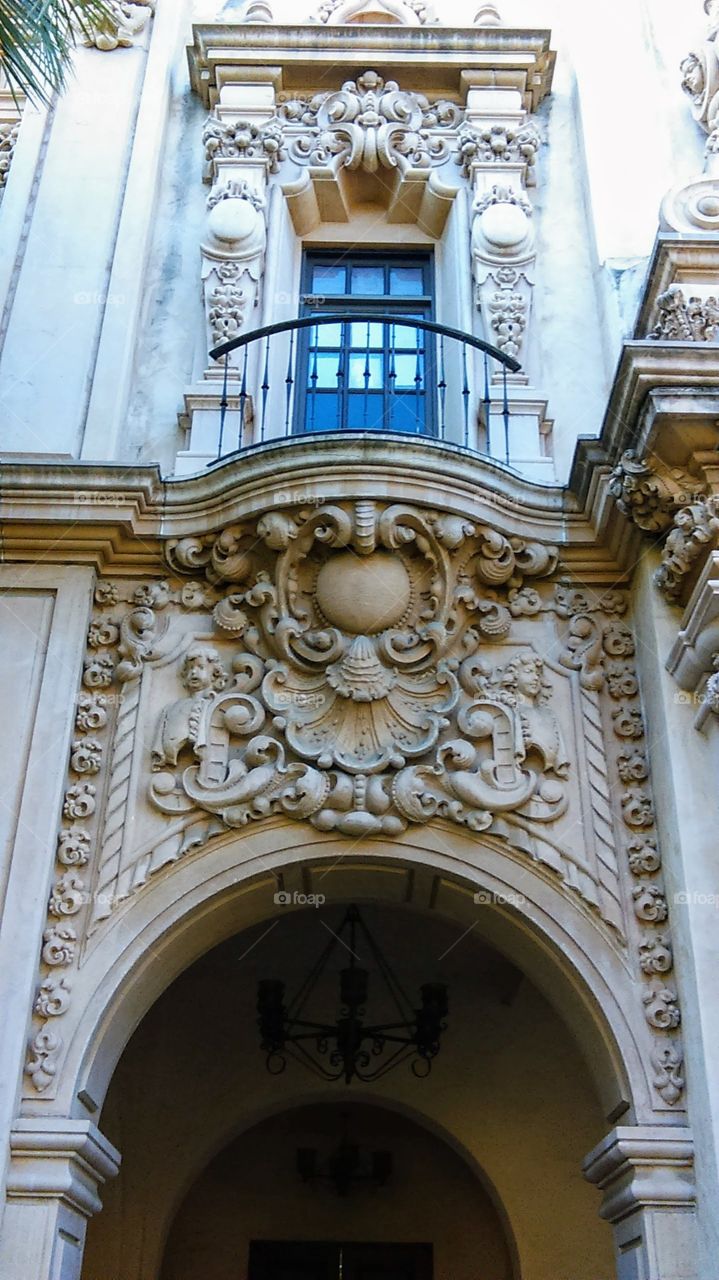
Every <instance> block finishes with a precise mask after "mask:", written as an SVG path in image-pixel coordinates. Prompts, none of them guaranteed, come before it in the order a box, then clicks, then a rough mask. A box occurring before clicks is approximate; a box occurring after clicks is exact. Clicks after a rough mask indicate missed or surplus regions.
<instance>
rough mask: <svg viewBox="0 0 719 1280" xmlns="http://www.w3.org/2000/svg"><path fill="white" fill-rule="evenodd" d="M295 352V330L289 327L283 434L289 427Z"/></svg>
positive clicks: (287, 433) (287, 432) (286, 433)
mask: <svg viewBox="0 0 719 1280" xmlns="http://www.w3.org/2000/svg"><path fill="white" fill-rule="evenodd" d="M294 353H295V331H294V329H290V350H289V353H288V357H287V374H286V377H285V387H286V392H285V435H289V429H290V404H291V402H292V387H293V386H294V381H295V380H294V375H293V372H292V369H293V357H294Z"/></svg>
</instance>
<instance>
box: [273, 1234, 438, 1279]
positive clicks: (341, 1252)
mask: <svg viewBox="0 0 719 1280" xmlns="http://www.w3.org/2000/svg"><path fill="white" fill-rule="evenodd" d="M432 1277H433V1272H432V1246H431V1245H429V1244H353V1243H349V1244H334V1243H328V1244H296V1243H291V1242H290V1243H284V1242H272V1241H270V1242H268V1241H254V1242H253V1243H252V1244H251V1245H250V1271H249V1280H432Z"/></svg>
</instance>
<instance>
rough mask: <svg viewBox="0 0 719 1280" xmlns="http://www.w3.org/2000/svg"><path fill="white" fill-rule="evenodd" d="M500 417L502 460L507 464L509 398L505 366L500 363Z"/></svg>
mask: <svg viewBox="0 0 719 1280" xmlns="http://www.w3.org/2000/svg"><path fill="white" fill-rule="evenodd" d="M502 417H503V419H504V461H505V462H506V464H507V466H509V400H508V398H507V366H506V364H503V365H502Z"/></svg>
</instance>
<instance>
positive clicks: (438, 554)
mask: <svg viewBox="0 0 719 1280" xmlns="http://www.w3.org/2000/svg"><path fill="white" fill-rule="evenodd" d="M167 560H168V565H169V568H170V576H168V578H166V579H162V580H156V581H152V582H149V583H143V584H141V585H139V586H138V585H136V584H135V583H134V582H133V581H132V580H124V581H122V582H109V581H105V582H99V583H98V585H97V589H96V604H97V611H96V614H95V616H94V618H93V621H92V624H91V626H90V630H89V635H88V654H87V658H86V661H85V668H84V676H83V688H82V692H81V694H80V697H79V700H78V708H77V733H76V736H75V737H74V739H73V743H72V750H71V759H70V779H69V783H68V788H67V792H66V796H65V806H64V818H63V824H62V830H61V832H60V839H59V846H58V860H59V867H58V876H57V879H56V882H55V884H54V886H53V890H52V894H51V897H50V903H49V920H48V927H47V931H46V934H45V937H44V939H43V951H42V971H41V974H40V979H39V986H38V993H37V1002H36V1006H35V1011H36V1015H37V1018H38V1025H37V1027H36V1029H35V1031H34V1033H33V1039H32V1044H31V1052H30V1057H29V1060H28V1065H27V1071H28V1075H29V1078H30V1080H31V1081H32V1086H33V1088H34V1089H35V1091H37V1092H41V1093H45V1094H46V1096H52V1091H53V1089H52V1086H53V1081H54V1078H55V1073H56V1071H57V1064H58V1061H59V1057H60V1054H61V1051H62V1045H61V1042H60V1036H59V1034H58V1030H57V1027H58V1025H61V1024H60V1023H59V1021H58V1020H59V1019H60V1018H61V1016H62V1015H63V1014H64V1013H65V1012H66V1010H67V1008H68V1004H69V1000H70V998H71V988H72V979H71V971H72V968H73V966H74V965H76V964H78V963H84V962H85V956H87V957H88V958H89V956H90V955H91V954H93V948H94V947H95V945H96V943H97V941H98V939H100V938H101V937H102V936H103V932H104V930H106V929H107V928H110V927H112V925H113V921H114V920H115V919H116V918H117V912H118V909H119V908H120V907H121V905H122V904H123V903H124V902H126V900H128V899H129V898H131V897H132V896H133V895H134V894H136V893H138V892H140V891H141V890H142V888H143V886H144V885H146V884H147V883H148V881H149V880H150V879H151V878H152V877H154V876H155V875H157V874H161V873H164V874H170V873H171V868H172V866H173V865H174V864H176V863H177V862H178V860H180V859H183V858H186V857H188V856H191V855H193V854H197V855H199V856H201V851H202V849H203V847H204V846H206V845H207V844H208V842H210V841H212V840H213V839H214V838H215V837H221V836H222V835H223V834H227V833H228V832H229V831H232V830H233V829H239V830H244V829H245V828H247V827H248V826H250V825H253V824H257V823H272V824H275V825H280V826H281V825H286V824H288V823H294V822H298V821H299V822H302V823H305V824H307V827H308V829H309V830H312V829H314V831H315V832H316V833H317V836H316V837H315V839H317V837H319V838H320V839H321V836H322V834H327V835H330V834H331V835H333V836H334V837H335V838H337V839H340V840H343V839H345V840H346V841H347V854H348V855H349V856H351V855H352V853H353V852H354V851H355V850H357V851H365V850H366V842H367V841H370V842H375V843H374V844H373V845H372V847H373V848H374V849H376V850H377V851H382V852H386V853H389V854H390V855H391V852H392V847H393V842H394V841H395V840H398V841H399V843H400V845H401V840H402V837H403V836H404V833H406V832H408V831H410V830H411V828H412V827H421V826H426V825H427V824H429V823H438V824H440V826H442V827H444V829H445V831H447V832H448V833H451V831H452V829H454V830H455V831H460V832H463V833H464V835H465V837H469V838H470V840H471V839H473V838H476V837H478V836H481V839H482V840H483V841H484V840H486V841H490V842H491V843H492V844H493V845H494V846H495V847H499V848H501V849H503V850H505V851H506V854H507V856H508V857H510V858H512V859H515V860H519V861H520V862H523V861H525V860H526V862H527V863H528V864H530V865H531V866H532V867H533V868H534V869H535V871H536V872H537V873H538V874H540V875H542V876H544V877H548V878H549V880H550V882H551V883H553V884H554V885H555V887H556V890H557V892H561V893H567V894H569V895H570V896H571V898H572V900H573V901H574V903H575V904H576V905H577V906H578V907H579V909H580V910H582V911H583V912H585V913H586V914H587V916H588V918H589V919H591V920H593V922H594V924H595V927H596V928H597V929H598V931H599V935H601V938H602V943H601V945H609V946H611V947H612V948H614V949H615V950H617V951H618V952H619V953H620V954H621V956H622V957H623V961H624V963H625V965H627V966H628V971H629V970H630V969H631V968H632V965H631V961H630V956H631V954H632V952H635V954H636V955H637V957H638V959H637V961H636V963H635V964H634V966H633V967H634V972H635V974H636V981H637V982H638V983H639V984H641V985H640V998H641V1000H642V1009H643V1011H644V1013H645V1016H646V1020H647V1024H648V1030H649V1032H650V1034H651V1035H653V1036H656V1049H655V1053H654V1057H653V1058H652V1070H653V1071H654V1073H655V1075H654V1079H655V1085H656V1088H657V1090H658V1093H659V1095H660V1097H661V1099H662V1100H663V1103H664V1105H669V1106H671V1105H674V1104H675V1103H676V1102H677V1101H678V1100H679V1098H680V1096H681V1092H682V1084H683V1081H682V1075H681V1050H680V1047H679V1042H678V1040H677V1038H676V1025H677V1021H678V1016H679V1015H678V1009H677V1006H676V997H675V995H674V992H673V989H672V987H671V985H670V984H669V983H668V982H667V981H666V975H667V974H668V973H669V972H670V970H671V965H672V956H671V945H670V942H669V938H668V930H667V923H666V913H667V911H666V902H665V900H664V897H663V894H662V891H661V888H660V887H659V884H658V877H657V874H656V873H657V871H658V869H659V855H658V853H657V850H656V839H655V835H654V833H653V827H652V825H651V824H652V822H653V814H652V808H651V798H650V794H649V791H648V783H647V763H646V758H645V754H644V752H643V751H642V749H641V746H642V741H643V732H644V730H643V724H642V719H641V709H640V704H639V697H638V685H637V679H636V673H635V671H634V669H633V666H632V664H631V662H630V661H629V659H630V657H631V655H632V653H633V642H632V639H631V632H630V630H629V628H628V627H627V626H626V624H625V623H624V622H623V620H622V616H623V614H624V613H625V610H626V600H625V597H624V595H623V594H622V593H621V592H617V591H606V592H604V593H603V594H601V593H598V594H596V593H588V592H587V591H584V590H583V589H581V588H579V587H578V586H576V585H575V584H573V583H571V582H569V581H567V580H565V579H564V578H561V577H560V578H559V579H558V578H557V572H558V556H557V551H556V548H554V547H552V546H547V545H543V544H541V543H539V542H533V541H531V540H527V539H526V538H522V537H519V536H507V535H505V534H504V533H501V532H499V531H498V530H497V529H495V528H492V527H491V526H489V525H485V524H476V523H474V522H472V521H470V520H467V519H464V518H462V517H461V516H458V515H456V514H450V513H447V512H443V511H441V510H437V509H432V508H429V507H427V508H423V507H419V506H415V505H410V504H403V503H393V504H387V503H383V502H375V501H369V500H367V501H365V500H359V501H355V502H350V501H346V500H342V501H337V502H335V503H326V504H325V505H322V506H320V507H316V508H311V509H310V508H303V507H301V506H299V505H298V506H294V507H289V508H276V509H273V510H269V511H266V512H264V514H260V515H259V516H255V517H253V518H251V519H250V518H248V519H246V520H243V521H238V522H237V523H235V524H231V525H229V526H227V527H225V528H224V529H221V530H220V531H219V532H217V533H207V534H203V535H200V536H188V537H184V538H181V539H179V540H174V541H171V542H169V543H168V544H167ZM614 768H615V769H616V770H617V773H618V776H619V778H620V782H621V789H620V791H621V794H620V795H619V796H617V795H616V794H615V792H616V789H613V788H612V785H611V772H612V769H614ZM578 831H581V833H582V838H581V840H578V839H577V832H578ZM618 831H620V832H624V833H626V832H627V831H628V833H629V839H628V841H626V839H625V840H624V841H623V843H627V844H628V849H627V853H628V858H627V864H626V865H624V866H619V865H618V862H617V857H616V848H617V832H618Z"/></svg>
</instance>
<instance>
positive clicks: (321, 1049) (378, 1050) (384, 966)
mask: <svg viewBox="0 0 719 1280" xmlns="http://www.w3.org/2000/svg"><path fill="white" fill-rule="evenodd" d="M362 943H364V944H365V945H366V947H367V949H368V952H369V954H370V955H371V957H372V960H373V961H374V963H375V965H376V967H377V969H378V971H379V976H380V981H381V983H382V985H383V987H384V989H385V991H386V992H387V994H388V997H389V1000H390V1003H391V1004H392V1006H393V1007H394V1008H395V1009H396V1011H397V1018H396V1020H395V1019H393V1020H391V1021H389V1022H372V1021H371V1019H369V1018H368V1015H367V1005H368V999H369V972H368V970H367V969H365V968H363V967H362V966H361V964H360V963H359V959H360V957H359V956H358V953H357V947H358V945H362ZM340 948H341V950H342V952H343V953H345V954H348V955H349V962H348V964H347V965H346V966H345V967H344V968H342V969H341V970H340V973H339V1005H340V1012H339V1016H338V1018H337V1019H336V1021H335V1022H328V1021H325V1020H322V1019H317V1020H315V1019H312V1018H311V1017H310V1016H309V1013H308V1006H309V1005H310V1003H311V1001H312V997H313V995H314V993H315V992H316V990H317V986H318V984H319V982H320V981H321V979H322V976H323V974H324V973H325V972H326V971H327V969H328V966H329V965H330V962H331V960H332V958H333V956H334V955H335V954H336V953H339V952H340ZM448 1010H449V1006H448V999H447V987H446V986H445V984H444V983H441V982H425V983H424V984H423V985H422V986H421V987H420V1007H419V1008H414V1007H413V1006H412V1003H411V1002H410V1000H409V999H408V998H407V996H406V995H405V993H404V990H403V989H402V986H401V985H400V983H399V981H398V979H397V978H396V977H395V974H394V973H393V971H392V969H391V967H390V965H389V963H388V961H387V960H386V959H385V957H384V956H383V954H382V952H381V951H380V949H379V947H378V946H377V943H376V942H375V941H374V939H373V937H372V935H371V933H370V932H369V929H368V928H367V926H366V924H365V922H364V920H363V919H362V917H361V915H360V913H359V911H358V909H357V907H356V906H351V907H349V908H348V909H347V912H346V913H345V916H344V918H343V919H342V921H341V923H340V925H339V928H338V929H337V930H336V932H335V933H333V935H332V939H331V941H330V942H329V943H328V944H327V946H326V947H325V948H324V950H323V952H322V954H321V955H320V957H319V959H318V960H317V962H316V963H315V965H314V966H313V968H312V969H311V970H310V972H309V973H308V975H307V977H306V978H305V980H304V982H302V983H301V985H300V987H299V990H298V991H297V994H296V995H295V996H294V997H293V999H292V1000H291V1001H290V1002H289V1003H286V1001H285V983H284V982H282V981H280V980H279V979H275V978H263V979H261V980H260V982H259V983H258V986H257V1014H258V1018H257V1021H258V1026H259V1029H260V1037H261V1049H262V1052H263V1053H264V1054H265V1055H266V1060H265V1065H266V1067H267V1070H268V1071H269V1072H270V1074H271V1075H279V1074H281V1072H283V1071H284V1069H285V1067H286V1065H287V1059H288V1058H293V1059H295V1061H297V1062H300V1063H302V1064H303V1065H304V1066H306V1067H308V1068H309V1069H310V1070H311V1071H312V1072H314V1074H315V1075H318V1076H320V1077H321V1079H323V1080H341V1079H344V1081H345V1084H351V1082H352V1080H353V1079H357V1080H361V1081H370V1080H379V1079H380V1078H381V1077H382V1076H384V1075H386V1074H387V1072H388V1071H391V1070H393V1068H394V1067H397V1066H399V1065H400V1063H402V1062H407V1061H408V1060H409V1061H410V1064H411V1069H412V1072H413V1074H414V1075H415V1076H417V1077H419V1078H422V1077H425V1076H428V1075H429V1073H430V1071H431V1070H432V1062H433V1060H434V1058H436V1056H437V1054H438V1053H439V1048H440V1037H441V1035H442V1032H443V1031H445V1030H446V1027H447V1023H446V1018H447V1014H448Z"/></svg>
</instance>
